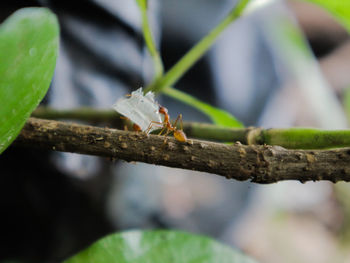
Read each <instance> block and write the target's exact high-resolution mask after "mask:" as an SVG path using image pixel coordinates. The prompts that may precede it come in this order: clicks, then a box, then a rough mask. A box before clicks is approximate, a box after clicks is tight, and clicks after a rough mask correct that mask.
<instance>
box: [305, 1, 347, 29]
mask: <svg viewBox="0 0 350 263" xmlns="http://www.w3.org/2000/svg"><path fill="white" fill-rule="evenodd" d="M304 1H309V2H311V3H315V4H318V5H320V6H322V7H323V8H325V9H326V10H328V11H329V12H330V13H331V14H332V15H333V16H334V17H335V18H336V19H337V20H338V21H339V22H340V23H341V24H342V25H343V26H344V27H345V28H346V29H347V30H348V31H349V32H350V1H349V0H304Z"/></svg>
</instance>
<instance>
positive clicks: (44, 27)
mask: <svg viewBox="0 0 350 263" xmlns="http://www.w3.org/2000/svg"><path fill="white" fill-rule="evenodd" d="M58 36H59V26H58V23H57V19H56V16H55V15H54V14H53V13H51V12H50V11H49V10H48V9H45V8H24V9H20V10H19V11H17V12H15V13H14V14H13V15H11V16H10V17H9V18H8V19H6V20H5V22H4V23H3V24H2V25H1V26H0V105H1V106H0V153H2V152H3V151H4V150H5V149H6V148H7V147H8V146H9V145H10V144H11V142H12V141H13V140H14V139H15V138H16V136H17V135H18V133H19V132H20V130H21V129H22V127H23V125H24V123H25V121H26V120H27V118H29V116H30V114H31V112H32V111H33V110H34V109H35V108H36V107H37V105H38V104H39V103H40V101H41V100H42V99H43V97H44V96H45V94H46V92H47V89H48V87H49V85H50V82H51V79H52V75H53V72H54V68H55V63H56V57H57V50H58Z"/></svg>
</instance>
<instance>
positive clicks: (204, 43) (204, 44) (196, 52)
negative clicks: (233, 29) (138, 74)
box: [145, 0, 249, 92]
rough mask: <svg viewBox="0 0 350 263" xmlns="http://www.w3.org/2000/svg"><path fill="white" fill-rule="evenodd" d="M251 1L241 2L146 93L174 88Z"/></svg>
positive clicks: (153, 83) (146, 90) (150, 86)
mask: <svg viewBox="0 0 350 263" xmlns="http://www.w3.org/2000/svg"><path fill="white" fill-rule="evenodd" d="M248 2H249V0H241V1H239V3H238V4H237V5H236V6H235V7H234V8H233V9H232V11H231V12H230V13H229V14H228V15H227V16H226V17H225V18H224V20H222V21H221V22H220V24H219V25H217V26H216V27H215V28H214V29H213V30H212V31H211V32H210V33H209V34H208V35H206V36H205V37H204V38H203V39H202V40H201V41H199V42H198V43H197V44H196V45H195V46H194V47H193V48H192V49H191V50H190V51H188V52H187V53H186V54H185V55H184V56H183V57H182V58H181V59H180V60H179V61H178V62H177V63H176V64H175V65H174V66H173V67H172V68H171V69H170V70H169V71H168V72H167V73H166V74H165V75H164V76H163V77H161V78H159V79H155V80H154V81H153V82H152V83H151V84H150V85H149V86H148V87H147V88H146V89H145V92H148V91H154V92H159V91H161V90H163V89H164V88H166V87H169V86H172V85H173V84H174V83H175V82H176V81H178V80H179V78H181V77H182V76H183V74H184V73H185V72H187V71H188V69H189V68H191V67H192V66H193V64H194V63H196V62H197V61H198V60H199V59H200V58H201V57H202V56H203V55H204V54H205V53H206V52H207V51H208V49H209V48H210V47H211V46H212V45H213V44H214V42H215V41H216V39H217V38H218V36H219V35H220V34H221V32H222V31H223V30H224V29H226V28H227V26H229V25H230V24H231V22H233V21H235V20H236V19H237V18H239V17H240V15H241V14H242V12H243V10H244V8H245V6H246V5H247V4H248Z"/></svg>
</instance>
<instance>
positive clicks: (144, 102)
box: [112, 88, 187, 142]
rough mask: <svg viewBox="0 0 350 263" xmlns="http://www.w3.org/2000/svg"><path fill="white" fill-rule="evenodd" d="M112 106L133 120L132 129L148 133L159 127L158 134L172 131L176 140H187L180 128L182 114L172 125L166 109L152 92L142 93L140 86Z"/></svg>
mask: <svg viewBox="0 0 350 263" xmlns="http://www.w3.org/2000/svg"><path fill="white" fill-rule="evenodd" d="M112 107H113V109H114V110H116V111H117V112H119V113H120V114H122V115H124V116H125V117H126V118H128V119H130V120H131V121H132V122H134V130H136V131H143V132H145V133H147V134H148V133H150V132H152V131H153V130H156V129H159V128H160V129H161V131H160V133H159V134H158V135H161V134H163V133H164V132H165V133H164V136H167V135H168V134H169V133H171V132H173V134H174V137H175V139H176V140H178V141H180V142H186V141H187V137H186V134H185V133H184V132H183V130H182V115H181V114H180V115H179V116H178V117H177V118H176V121H175V123H174V125H172V124H171V123H170V116H169V114H168V110H167V109H166V108H165V107H163V106H161V105H159V104H158V103H157V102H156V101H155V100H154V94H153V92H148V93H147V94H145V95H143V91H142V88H139V89H138V90H136V91H133V92H132V93H131V95H128V96H127V97H126V98H120V99H119V100H118V101H117V102H116V103H114V104H113V106H112ZM178 121H180V126H181V128H180V129H178V128H177V127H176V124H177V122H178Z"/></svg>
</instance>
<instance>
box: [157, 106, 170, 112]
mask: <svg viewBox="0 0 350 263" xmlns="http://www.w3.org/2000/svg"><path fill="white" fill-rule="evenodd" d="M158 112H159V113H161V114H167V113H168V109H167V108H165V107H163V106H159V110H158Z"/></svg>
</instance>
